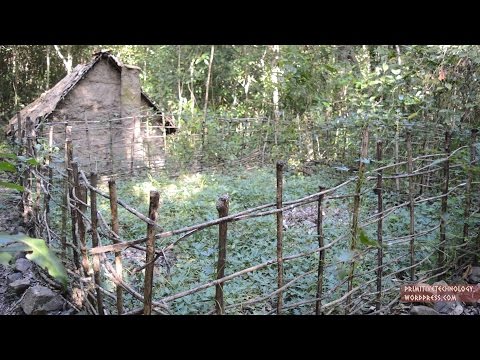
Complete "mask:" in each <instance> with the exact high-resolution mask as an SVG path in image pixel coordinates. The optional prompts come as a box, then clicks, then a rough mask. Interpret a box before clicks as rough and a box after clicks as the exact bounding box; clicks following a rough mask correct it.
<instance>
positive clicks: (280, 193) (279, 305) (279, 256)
mask: <svg viewBox="0 0 480 360" xmlns="http://www.w3.org/2000/svg"><path fill="white" fill-rule="evenodd" d="M284 166H285V163H284V162H283V161H277V209H281V208H282V207H283V205H282V203H283V167H284ZM277 261H278V263H277V269H278V277H277V286H278V288H279V289H280V288H281V287H282V286H283V212H282V211H280V212H278V213H277ZM282 307H283V293H282V291H280V292H279V293H278V295H277V315H281V314H282Z"/></svg>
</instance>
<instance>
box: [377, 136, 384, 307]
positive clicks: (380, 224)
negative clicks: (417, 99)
mask: <svg viewBox="0 0 480 360" xmlns="http://www.w3.org/2000/svg"><path fill="white" fill-rule="evenodd" d="M382 146H383V143H382V140H378V141H377V164H378V166H381V162H382V155H383V154H382V150H383V149H382ZM382 177H383V170H380V171H378V173H377V187H376V189H375V190H376V193H377V214H378V222H377V242H378V245H379V247H378V251H377V266H378V270H377V304H376V309H377V310H380V307H381V305H382V275H383V267H382V265H383V248H382V246H383V217H382V213H383V188H382V187H383V183H382V180H383V179H382Z"/></svg>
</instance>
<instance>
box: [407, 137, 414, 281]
mask: <svg viewBox="0 0 480 360" xmlns="http://www.w3.org/2000/svg"><path fill="white" fill-rule="evenodd" d="M412 157H413V155H412V130H411V129H408V130H407V173H408V175H412V173H413V161H412ZM414 179H415V177H414V176H409V177H408V201H409V210H410V225H409V229H408V233H409V235H410V266H411V268H410V281H415V267H413V266H414V265H415V203H414V200H415V194H414V192H415V183H414V181H415V180H414Z"/></svg>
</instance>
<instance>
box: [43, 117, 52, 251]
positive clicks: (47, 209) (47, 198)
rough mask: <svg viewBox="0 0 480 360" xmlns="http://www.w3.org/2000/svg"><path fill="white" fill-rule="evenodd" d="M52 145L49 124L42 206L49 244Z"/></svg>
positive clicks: (48, 242)
mask: <svg viewBox="0 0 480 360" xmlns="http://www.w3.org/2000/svg"><path fill="white" fill-rule="evenodd" d="M52 147H53V125H50V128H49V130H48V156H47V159H46V161H45V165H46V167H47V176H48V183H47V184H46V185H45V188H46V189H47V193H46V194H45V197H44V198H43V200H44V207H45V224H46V226H47V244H50V232H49V231H50V230H49V229H50V199H51V197H52V195H51V193H50V192H51V191H52V189H53V166H52Z"/></svg>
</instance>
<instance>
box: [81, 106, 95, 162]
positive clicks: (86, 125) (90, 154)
mask: <svg viewBox="0 0 480 360" xmlns="http://www.w3.org/2000/svg"><path fill="white" fill-rule="evenodd" d="M83 115H84V118H85V136H86V138H87V151H88V169H89V170H90V171H93V166H92V147H91V145H90V144H91V143H90V131H89V129H88V119H87V113H86V112H85V113H84V114H83Z"/></svg>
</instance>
